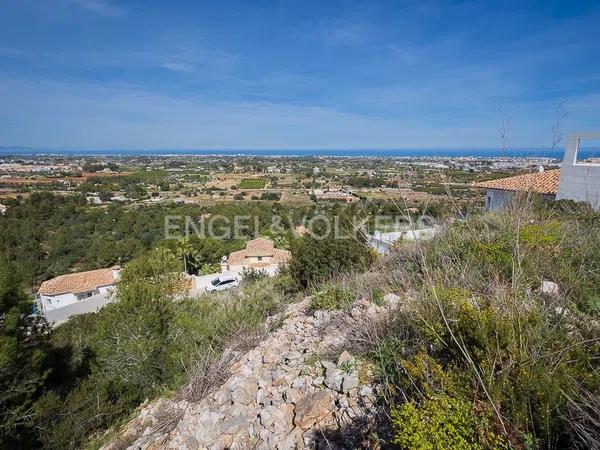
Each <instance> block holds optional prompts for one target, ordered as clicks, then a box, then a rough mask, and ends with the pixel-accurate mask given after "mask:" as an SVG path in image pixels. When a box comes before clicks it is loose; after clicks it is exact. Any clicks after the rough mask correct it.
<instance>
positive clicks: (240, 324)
mask: <svg viewBox="0 0 600 450" xmlns="http://www.w3.org/2000/svg"><path fill="white" fill-rule="evenodd" d="M161 208H163V209H160V210H159V209H158V208H157V209H155V208H143V209H140V210H135V211H129V210H127V209H126V208H112V207H109V208H95V207H91V206H89V205H87V204H86V203H85V201H84V200H83V199H82V198H80V197H69V198H65V197H60V196H54V195H51V194H34V195H32V196H31V197H30V198H29V199H27V200H21V201H18V202H15V203H14V204H12V205H11V207H10V208H9V210H8V211H7V214H6V216H4V217H1V218H0V221H1V224H2V225H5V226H3V227H1V228H0V244H1V246H0V248H1V251H0V254H2V255H3V256H2V258H1V259H0V317H1V327H0V343H1V347H0V363H1V366H0V388H1V389H0V392H1V394H0V407H1V408H0V410H1V411H2V416H1V417H0V418H1V422H2V425H1V427H0V447H8V448H15V447H44V448H80V447H82V446H94V445H96V444H97V443H98V442H99V441H101V440H102V439H103V433H105V431H106V430H107V429H109V428H111V427H114V426H115V425H116V424H118V423H120V422H121V421H123V420H126V419H127V417H128V415H129V414H131V413H132V412H133V411H134V409H135V408H136V407H138V406H139V405H140V404H141V403H142V402H143V401H144V400H146V399H148V398H153V397H156V396H159V395H175V394H174V393H175V392H176V391H179V392H180V394H177V395H186V396H188V397H189V398H199V397H201V396H202V395H204V394H203V393H205V392H206V390H207V383H215V382H217V381H218V379H219V378H218V377H216V378H211V377H207V376H206V370H207V367H209V366H211V364H212V363H211V362H210V361H215V360H219V358H220V357H221V356H222V355H223V352H224V350H225V349H226V348H228V347H229V348H231V347H233V348H235V347H240V346H248V345H253V343H255V342H256V341H257V340H258V339H260V337H261V336H262V335H263V333H264V332H265V331H266V329H267V328H266V327H268V326H269V325H268V322H267V321H266V320H265V319H266V318H267V317H269V316H272V315H273V314H275V313H276V312H277V311H280V309H281V307H282V306H283V305H284V304H285V303H286V302H288V301H292V299H293V298H294V296H296V295H306V294H313V295H312V301H311V308H312V309H315V310H316V309H337V308H350V307H352V304H353V302H355V301H356V300H358V299H367V300H370V301H372V302H373V303H376V304H383V294H384V293H389V292H394V293H396V294H397V295H399V296H400V301H399V304H400V307H399V308H398V310H397V311H396V312H395V313H394V314H393V315H392V316H391V317H388V318H387V319H385V321H384V322H373V323H372V324H371V325H370V328H369V327H367V328H365V329H362V330H356V332H355V333H354V334H353V335H352V337H351V340H350V341H349V342H348V343H347V344H348V346H349V349H350V350H351V351H352V353H354V354H357V355H358V356H359V359H360V361H361V364H364V365H366V366H367V367H369V368H370V369H369V371H370V372H371V373H372V376H373V377H374V378H375V380H376V381H377V382H378V383H379V385H380V386H381V387H382V389H381V391H380V395H381V398H380V401H381V406H382V407H383V409H384V411H386V414H384V415H382V416H381V417H382V419H381V423H380V424H379V430H378V432H377V434H378V439H379V442H380V443H381V444H382V445H384V446H385V445H392V444H393V445H395V446H397V447H399V448H406V449H408V448H410V449H413V448H416V449H419V448H422V449H429V448H442V447H443V448H473V449H475V448H594V447H597V446H598V445H599V442H598V438H597V436H598V435H600V429H599V427H598V424H599V423H600V418H599V417H598V408H597V405H598V403H599V400H600V392H599V390H598V386H600V368H599V361H598V354H599V351H600V327H599V325H598V316H599V315H600V289H599V288H598V286H600V250H599V246H598V242H600V227H599V223H600V216H599V215H598V214H597V213H595V212H593V211H591V210H589V209H587V208H585V207H583V206H581V205H576V204H572V203H568V202H558V203H553V204H542V203H540V204H538V203H535V202H533V203H532V202H524V203H523V204H519V205H516V207H515V209H514V210H511V211H508V212H505V213H495V214H483V215H477V216H473V217H471V218H470V219H468V220H464V221H456V222H453V223H451V224H450V223H449V224H448V226H447V227H446V230H445V231H444V232H443V233H442V234H440V235H439V236H437V237H436V238H435V239H434V240H433V241H430V242H427V243H412V244H411V243H402V244H401V245H399V246H398V247H397V248H396V249H395V251H394V252H393V253H392V254H391V255H390V256H389V257H386V258H382V259H381V258H380V259H378V258H376V257H375V255H374V254H373V253H371V252H370V251H369V250H367V247H366V246H365V243H364V240H363V237H361V235H360V233H358V234H357V235H356V236H353V237H350V238H349V239H324V240H320V239H316V238H315V237H314V236H311V235H310V234H307V235H304V236H303V237H301V238H297V237H295V236H294V234H293V233H292V229H293V226H292V225H293V224H292V222H294V221H295V223H300V219H299V218H298V217H300V216H301V215H302V214H305V213H307V210H305V209H301V208H299V209H293V210H289V209H283V208H281V207H280V206H278V205H277V204H271V205H266V204H258V203H253V204H252V206H245V205H230V208H227V207H224V206H222V205H221V206H219V207H217V208H216V209H210V208H198V207H195V208H192V207H188V206H173V207H172V208H170V209H167V210H165V209H164V208H165V207H164V206H162V207H161ZM278 208H281V209H278ZM394 208H396V211H397V210H398V205H395V204H394V203H390V202H387V203H379V204H367V205H358V206H351V207H349V208H343V207H342V206H333V207H332V208H331V209H330V210H328V211H327V213H328V214H331V215H339V216H340V217H341V218H342V222H343V223H344V224H347V223H348V220H349V217H350V216H351V215H352V214H354V213H356V212H362V213H363V214H365V215H367V216H368V215H372V214H377V213H382V214H386V213H388V214H389V213H393V212H394ZM274 210H275V211H278V212H280V213H282V214H281V216H282V217H285V216H286V214H288V215H289V214H292V218H294V217H296V218H298V219H294V221H291V220H290V222H289V223H287V222H286V223H285V226H284V228H283V230H280V231H273V230H272V229H270V219H271V216H272V214H273V211H274ZM166 212H173V213H174V214H188V213H189V214H191V215H193V216H194V217H199V216H201V215H202V214H211V213H219V214H225V215H233V214H244V213H250V212H251V213H252V214H255V215H257V216H258V217H259V229H260V232H261V234H262V235H265V236H268V237H270V238H272V239H273V240H274V241H275V242H276V245H277V246H278V247H280V248H290V249H291V250H292V252H293V255H294V257H293V259H292V262H291V263H290V265H289V266H288V267H287V268H286V269H285V270H283V272H282V273H281V275H279V276H278V277H277V278H275V279H269V278H265V277H264V275H263V274H261V273H251V272H248V273H246V274H244V277H243V278H244V281H243V283H242V284H243V286H242V288H241V289H239V290H237V291H233V292H227V293H219V294H215V295H212V296H210V297H204V298H203V299H202V301H198V300H191V299H186V298H185V295H184V292H185V288H184V286H183V283H184V282H185V281H184V278H183V277H182V276H181V275H178V274H180V273H181V272H182V271H183V269H184V268H185V269H186V270H187V271H188V272H189V273H195V272H198V273H201V272H205V271H210V270H214V269H215V266H214V264H215V263H217V262H218V259H219V258H220V256H222V254H226V253H228V252H229V251H232V250H235V249H238V248H241V246H243V242H244V241H243V240H239V241H236V240H225V241H220V240H211V239H197V238H191V239H189V240H186V239H178V240H171V241H163V240H162V238H161V236H160V233H161V231H162V228H161V227H162V226H163V223H162V220H163V217H164V216H163V214H165V213H166ZM308 213H310V214H314V213H315V212H314V210H309V211H308ZM439 215H443V211H441V212H440V214H439ZM42 224H43V225H42ZM342 228H343V231H346V232H348V231H350V230H349V229H348V226H346V227H342ZM317 232H318V230H317ZM19 233H21V234H22V235H23V236H26V239H23V240H22V241H20V240H19V239H18V237H19ZM140 236H141V238H139V237H140ZM248 237H254V236H251V235H249V236H248ZM104 241H108V243H106V242H104ZM103 242H104V243H103ZM128 243H129V244H128ZM104 245H106V248H105V249H104V250H103V251H100V249H103V248H104V247H103V246H104ZM89 248H94V249H97V250H98V251H97V250H94V251H93V252H92V251H90V250H89ZM113 251H114V252H115V254H116V255H122V256H114V254H113ZM102 255H106V259H102V258H103V257H102ZM99 258H100V259H99ZM114 262H121V263H126V264H124V266H125V269H124V271H123V276H122V278H121V280H120V282H119V286H118V292H119V294H118V298H117V301H116V302H114V303H112V304H110V305H109V306H107V307H105V308H103V309H102V310H101V311H100V312H99V313H96V314H88V315H83V316H79V317H76V318H73V319H72V320H70V321H69V322H68V323H66V324H63V325H61V326H59V327H57V328H55V329H53V330H50V329H49V328H48V326H47V325H46V324H45V323H44V321H43V320H42V319H40V318H39V317H38V316H36V315H33V314H31V311H32V309H31V308H32V300H31V297H30V296H28V295H26V294H25V293H24V291H23V284H22V282H21V281H22V280H20V279H19V276H20V275H21V274H22V275H25V277H26V282H25V287H29V286H31V285H34V283H36V282H38V281H39V280H41V279H44V278H46V277H48V276H50V275H52V274H55V273H61V271H65V272H66V271H67V270H66V269H69V268H72V267H79V268H93V267H106V266H108V265H110V264H112V263H114ZM211 265H213V266H212V267H211ZM64 268H66V269H64ZM549 282H552V283H549ZM554 283H555V284H554ZM174 299H175V301H173V300H174ZM212 366H214V364H212ZM207 380H208V381H207ZM211 380H212V381H211ZM215 380H217V381H215Z"/></svg>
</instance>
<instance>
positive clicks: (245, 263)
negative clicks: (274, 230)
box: [221, 238, 292, 273]
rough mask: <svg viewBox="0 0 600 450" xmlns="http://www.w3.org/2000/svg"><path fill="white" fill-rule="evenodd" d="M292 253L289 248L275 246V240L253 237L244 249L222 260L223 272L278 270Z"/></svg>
mask: <svg viewBox="0 0 600 450" xmlns="http://www.w3.org/2000/svg"><path fill="white" fill-rule="evenodd" d="M291 257H292V254H291V252H290V251H289V250H281V249H278V248H275V244H274V243H273V241H271V240H269V239H264V238H258V239H253V240H251V241H248V242H247V243H246V248H245V249H244V250H239V251H237V252H233V253H231V254H230V255H229V257H228V258H224V259H223V262H221V272H222V273H225V272H241V271H242V270H244V269H255V270H265V271H266V272H269V273H271V272H274V271H277V269H278V268H279V266H280V265H282V264H286V263H287V262H288V261H289V260H290V258H291Z"/></svg>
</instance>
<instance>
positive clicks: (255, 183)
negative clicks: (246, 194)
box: [239, 178, 268, 189]
mask: <svg viewBox="0 0 600 450" xmlns="http://www.w3.org/2000/svg"><path fill="white" fill-rule="evenodd" d="M267 182H268V180H266V179H264V178H243V179H242V180H241V181H240V184H239V188H240V189H264V188H265V187H266V186H267Z"/></svg>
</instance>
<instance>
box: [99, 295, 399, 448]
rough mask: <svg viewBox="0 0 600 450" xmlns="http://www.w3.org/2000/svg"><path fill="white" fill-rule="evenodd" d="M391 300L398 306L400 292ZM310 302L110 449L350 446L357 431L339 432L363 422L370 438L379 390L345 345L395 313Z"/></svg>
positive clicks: (158, 407) (158, 406)
mask: <svg viewBox="0 0 600 450" xmlns="http://www.w3.org/2000/svg"><path fill="white" fill-rule="evenodd" d="M387 298H388V299H389V300H391V302H390V303H391V304H389V305H388V306H389V307H390V308H391V307H393V306H394V299H395V296H393V295H390V296H388V297H387ZM309 301H310V300H309V299H305V300H304V301H302V302H299V303H296V304H293V305H291V306H290V307H288V309H287V311H286V313H285V317H286V318H285V320H284V321H283V324H282V326H281V328H279V329H278V330H277V331H275V332H273V333H271V334H270V335H269V336H268V337H267V338H266V339H264V340H263V341H262V342H261V343H260V344H259V345H258V346H257V347H256V348H254V349H253V350H251V351H249V352H247V353H245V354H244V355H241V356H239V357H238V358H234V360H233V361H234V362H232V364H231V365H230V366H229V367H228V368H227V369H226V370H227V371H228V374H229V378H227V380H226V381H225V382H224V383H223V384H222V385H221V386H219V387H218V388H217V389H216V390H214V391H213V392H212V393H210V394H209V395H208V396H206V398H204V399H202V400H201V401H199V402H190V401H186V400H181V399H174V400H159V401H158V402H154V403H152V404H150V405H148V406H146V407H145V408H144V409H143V410H142V411H141V413H140V414H139V416H138V417H137V418H136V419H134V420H133V421H132V422H130V423H129V424H128V425H127V426H126V427H125V428H124V429H123V430H121V432H120V434H119V436H118V438H117V439H115V440H114V441H113V442H112V443H111V444H109V445H107V446H106V447H105V449H106V450H109V449H110V450H113V449H117V448H123V447H125V445H127V447H128V448H132V449H133V448H135V449H138V448H142V449H158V448H161V449H163V448H167V449H184V448H185V449H198V448H210V449H224V448H277V449H292V448H303V447H314V446H318V444H319V442H325V441H329V440H331V441H335V440H338V441H339V443H338V444H336V445H343V444H344V443H345V444H347V445H348V446H349V445H352V444H353V443H352V439H356V436H343V434H339V433H338V432H339V430H341V429H343V428H344V427H347V426H350V425H353V426H356V424H358V423H360V424H361V427H363V431H364V433H363V435H364V438H365V439H366V438H367V437H368V431H369V427H368V425H369V423H371V425H372V424H373V423H374V422H373V420H372V419H373V416H374V415H376V414H377V411H378V410H377V407H376V406H375V392H374V387H373V386H372V385H371V384H370V381H371V380H370V377H369V374H368V373H366V374H363V373H361V374H360V375H359V365H358V363H357V361H356V359H355V358H354V357H352V356H351V355H349V354H348V353H347V352H342V353H341V354H339V351H340V350H339V349H341V348H342V347H343V346H344V344H345V341H346V339H347V338H348V336H347V334H348V333H349V332H351V331H353V330H356V329H357V328H360V327H362V326H364V325H365V324H366V323H367V322H371V321H377V320H382V319H383V318H384V317H385V316H386V315H388V314H389V310H388V309H386V308H384V307H380V306H377V305H375V304H373V303H370V302H368V301H362V302H358V303H357V305H356V306H355V307H354V308H353V309H351V310H349V311H345V310H339V311H315V312H313V311H311V310H310V309H309ZM330 445H331V443H330Z"/></svg>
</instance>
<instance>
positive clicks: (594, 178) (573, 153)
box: [475, 133, 600, 210]
mask: <svg viewBox="0 0 600 450" xmlns="http://www.w3.org/2000/svg"><path fill="white" fill-rule="evenodd" d="M598 138H600V133H589V134H578V135H571V136H569V139H568V141H567V146H566V149H565V157H564V160H563V163H562V165H561V167H560V169H555V170H547V171H540V172H538V173H531V174H526V175H519V176H516V177H508V178H501V179H498V180H492V181H485V182H483V183H475V186H476V187H480V188H484V189H486V190H487V192H486V197H485V209H487V210H498V209H503V208H505V207H507V206H508V205H510V203H511V201H512V199H513V197H514V195H515V193H517V192H527V193H530V192H532V193H537V194H541V195H542V196H543V197H545V198H549V199H556V200H563V199H564V200H574V201H578V202H587V203H589V204H590V205H591V206H592V208H594V209H596V210H600V164H599V163H598V162H594V161H591V162H586V161H578V160H577V154H578V152H579V147H580V144H581V141H582V140H584V139H598Z"/></svg>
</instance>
